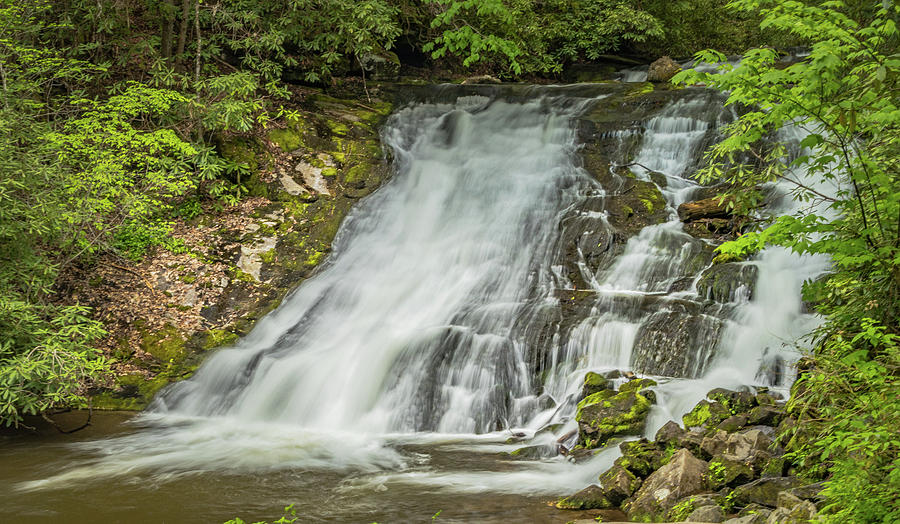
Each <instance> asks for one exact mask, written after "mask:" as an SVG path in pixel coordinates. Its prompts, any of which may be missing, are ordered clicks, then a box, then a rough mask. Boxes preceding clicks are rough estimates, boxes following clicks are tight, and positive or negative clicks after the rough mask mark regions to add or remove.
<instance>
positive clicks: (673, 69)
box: [647, 56, 681, 82]
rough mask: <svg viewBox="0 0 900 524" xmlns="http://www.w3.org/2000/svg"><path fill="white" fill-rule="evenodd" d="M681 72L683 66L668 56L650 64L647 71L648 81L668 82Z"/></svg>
mask: <svg viewBox="0 0 900 524" xmlns="http://www.w3.org/2000/svg"><path fill="white" fill-rule="evenodd" d="M679 71H681V64H679V63H678V62H676V61H674V60H672V59H671V58H669V57H668V56H663V57H661V58H659V59H657V60H656V61H654V62H653V63H652V64H650V68H649V69H648V70H647V81H648V82H668V81H669V80H671V79H672V77H673V76H675V74H676V73H678V72H679Z"/></svg>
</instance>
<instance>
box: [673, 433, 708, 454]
mask: <svg viewBox="0 0 900 524" xmlns="http://www.w3.org/2000/svg"><path fill="white" fill-rule="evenodd" d="M704 438H705V436H704V435H703V432H702V431H687V432H685V433H684V434H683V435H682V437H681V440H679V441H678V445H679V446H681V447H683V448H685V449H688V450H690V452H691V453H693V454H694V455H696V456H698V457H700V458H703V457H702V456H701V454H702V452H701V450H700V445H701V444H703V439H704Z"/></svg>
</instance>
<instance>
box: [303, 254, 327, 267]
mask: <svg viewBox="0 0 900 524" xmlns="http://www.w3.org/2000/svg"><path fill="white" fill-rule="evenodd" d="M324 256H325V253H324V252H322V251H314V252H313V254H312V255H310V256H309V257H308V258H307V259H306V262H305V264H306V265H307V266H317V265H319V262H321V261H322V258H323V257H324Z"/></svg>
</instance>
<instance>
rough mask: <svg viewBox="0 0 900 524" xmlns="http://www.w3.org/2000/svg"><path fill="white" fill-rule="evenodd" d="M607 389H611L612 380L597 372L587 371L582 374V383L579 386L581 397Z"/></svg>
mask: <svg viewBox="0 0 900 524" xmlns="http://www.w3.org/2000/svg"><path fill="white" fill-rule="evenodd" d="M607 389H612V382H610V381H609V379H607V378H606V377H604V376H603V375H601V374H599V373H594V372H593V371H588V373H587V375H585V376H584V385H583V386H582V387H581V398H582V399H584V398H587V397H589V396H591V395H593V394H594V393H599V392H601V391H604V390H607Z"/></svg>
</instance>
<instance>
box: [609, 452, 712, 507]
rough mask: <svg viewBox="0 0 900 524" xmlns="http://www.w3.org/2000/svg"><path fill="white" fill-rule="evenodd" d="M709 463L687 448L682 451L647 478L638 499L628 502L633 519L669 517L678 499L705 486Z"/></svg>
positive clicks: (637, 494)
mask: <svg viewBox="0 0 900 524" xmlns="http://www.w3.org/2000/svg"><path fill="white" fill-rule="evenodd" d="M707 467H708V465H707V463H706V462H704V461H702V460H700V459H698V458H696V457H694V456H693V455H692V454H691V452H690V451H688V450H686V449H682V450H679V451H678V452H677V453H675V455H674V456H673V457H672V459H671V460H670V461H669V463H668V464H666V465H665V466H663V467H661V468H660V469H658V470H656V471H655V472H654V473H653V474H652V475H650V476H649V477H648V478H647V480H645V481H644V483H643V485H642V486H641V489H640V490H638V492H637V493H636V494H635V496H634V498H633V499H632V500H631V501H630V502H629V503H627V504H626V507H625V508H624V509H625V512H626V513H627V514H628V518H629V519H631V520H656V519H659V518H662V517H665V515H666V513H668V511H669V510H670V509H672V507H673V506H674V505H675V504H676V502H677V501H678V500H679V499H681V498H683V497H686V496H688V495H692V494H695V493H700V492H701V491H703V488H704V479H705V475H706V470H707Z"/></svg>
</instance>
